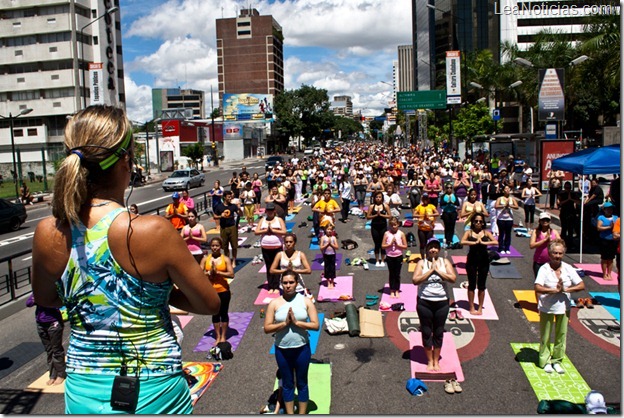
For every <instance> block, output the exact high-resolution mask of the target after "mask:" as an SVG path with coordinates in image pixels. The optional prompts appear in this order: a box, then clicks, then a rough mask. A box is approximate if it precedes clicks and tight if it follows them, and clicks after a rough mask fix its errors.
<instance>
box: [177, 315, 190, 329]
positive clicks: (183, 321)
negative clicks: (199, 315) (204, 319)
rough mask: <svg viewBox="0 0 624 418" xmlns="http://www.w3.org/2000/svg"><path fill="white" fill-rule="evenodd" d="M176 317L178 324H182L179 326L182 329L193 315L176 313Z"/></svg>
mask: <svg viewBox="0 0 624 418" xmlns="http://www.w3.org/2000/svg"><path fill="white" fill-rule="evenodd" d="M178 319H179V320H180V325H182V327H181V328H182V329H184V327H185V326H187V325H188V323H189V322H191V319H193V315H178Z"/></svg>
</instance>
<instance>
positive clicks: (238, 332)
mask: <svg viewBox="0 0 624 418" xmlns="http://www.w3.org/2000/svg"><path fill="white" fill-rule="evenodd" d="M229 315H230V322H229V323H228V329H227V331H226V332H225V338H226V340H227V341H228V342H229V343H230V344H232V351H236V348H237V347H238V345H239V344H240V342H241V339H242V338H243V335H245V331H247V327H248V326H249V323H250V322H251V318H253V315H254V313H253V312H230V314H229ZM215 336H216V334H215V330H214V325H210V328H208V330H207V331H206V332H205V333H204V335H203V337H202V338H201V339H200V340H199V343H197V346H196V347H195V348H194V349H193V351H194V352H198V351H210V349H211V348H212V347H214V345H215V341H216V340H215Z"/></svg>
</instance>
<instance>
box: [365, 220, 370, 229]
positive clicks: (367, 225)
mask: <svg viewBox="0 0 624 418" xmlns="http://www.w3.org/2000/svg"><path fill="white" fill-rule="evenodd" d="M371 222H372V221H368V222H366V225H365V226H364V229H371Z"/></svg>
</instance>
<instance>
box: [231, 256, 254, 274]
mask: <svg viewBox="0 0 624 418" xmlns="http://www.w3.org/2000/svg"><path fill="white" fill-rule="evenodd" d="M252 260H253V259H251V258H237V259H236V267H234V273H238V272H239V271H240V270H241V269H242V268H243V267H245V266H246V265H247V264H249V263H251V261H252Z"/></svg>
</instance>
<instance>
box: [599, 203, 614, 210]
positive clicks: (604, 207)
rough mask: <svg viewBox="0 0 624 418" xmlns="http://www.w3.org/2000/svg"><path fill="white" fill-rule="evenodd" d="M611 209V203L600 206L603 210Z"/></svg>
mask: <svg viewBox="0 0 624 418" xmlns="http://www.w3.org/2000/svg"><path fill="white" fill-rule="evenodd" d="M612 207H613V203H611V202H605V204H604V205H602V208H603V209H606V208H612Z"/></svg>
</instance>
